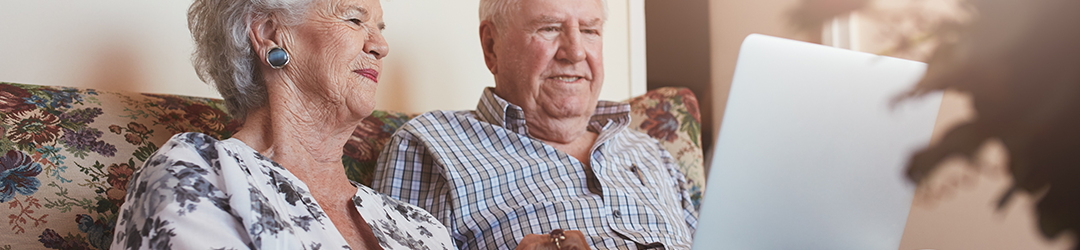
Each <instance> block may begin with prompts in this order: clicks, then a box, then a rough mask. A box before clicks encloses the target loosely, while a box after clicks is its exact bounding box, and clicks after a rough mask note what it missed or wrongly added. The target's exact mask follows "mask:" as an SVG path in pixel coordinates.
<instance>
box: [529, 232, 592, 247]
mask: <svg viewBox="0 0 1080 250" xmlns="http://www.w3.org/2000/svg"><path fill="white" fill-rule="evenodd" d="M556 231H561V234H556V233H557V232H556ZM556 231H552V233H551V234H529V235H525V238H522V239H521V242H519V243H518V246H517V248H516V249H517V250H556V249H557V250H589V249H590V248H589V245H588V244H586V243H585V234H582V233H581V231H578V230H566V231H563V230H561V229H556ZM558 235H562V236H563V237H558ZM553 238H559V240H558V242H559V244H558V247H556V244H555V241H554V240H552V239H553Z"/></svg>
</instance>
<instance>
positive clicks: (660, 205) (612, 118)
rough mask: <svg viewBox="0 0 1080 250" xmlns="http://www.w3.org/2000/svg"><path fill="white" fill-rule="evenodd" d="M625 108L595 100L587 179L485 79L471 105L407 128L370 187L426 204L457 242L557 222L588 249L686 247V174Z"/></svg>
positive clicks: (491, 244) (512, 240)
mask: <svg viewBox="0 0 1080 250" xmlns="http://www.w3.org/2000/svg"><path fill="white" fill-rule="evenodd" d="M629 112H630V105H628V104H625V103H615V102H605V101H601V102H600V103H599V104H598V105H597V107H596V112H595V114H594V115H593V117H592V119H591V121H590V123H589V130H590V131H593V132H597V133H598V134H599V137H598V138H597V139H596V142H595V144H594V145H593V146H592V150H591V151H590V153H591V159H590V160H591V167H592V170H593V173H594V174H595V178H588V177H587V175H586V173H585V171H584V169H585V168H584V166H582V163H581V162H579V161H578V160H577V159H575V158H573V157H571V156H569V155H567V154H566V153H564V152H561V151H559V150H556V149H555V148H553V147H551V146H550V145H547V144H545V143H543V142H541V141H539V140H536V139H533V138H531V137H529V136H528V131H527V127H526V124H525V119H524V117H525V116H524V113H523V112H522V110H521V108H520V107H518V106H516V105H513V104H510V103H508V102H506V101H505V100H503V99H502V98H500V97H498V96H496V95H495V94H494V92H493V91H492V90H491V89H490V88H488V89H486V90H484V94H483V95H482V96H481V99H480V103H479V104H478V105H477V110H476V111H434V112H429V113H425V114H423V115H420V116H419V117H417V118H415V119H413V120H411V121H409V122H408V123H406V124H405V125H404V126H402V127H401V129H399V130H398V131H397V132H396V133H394V136H393V137H392V138H391V141H390V142H389V143H387V144H386V145H387V146H386V148H385V149H383V152H382V153H381V154H380V156H379V163H378V167H377V168H376V170H375V178H374V179H375V180H374V183H373V184H372V188H374V189H375V190H378V191H379V192H382V193H385V194H388V195H390V196H391V197H394V198H398V199H401V200H402V201H405V202H408V203H412V204H415V205H417V206H419V207H422V208H424V209H427V210H428V211H430V212H431V214H432V215H434V216H435V217H436V218H438V219H439V220H441V221H442V222H443V224H445V225H446V226H447V228H448V230H450V234H451V237H453V238H454V239H455V240H456V241H457V243H458V247H459V248H462V249H513V248H515V247H517V244H518V242H519V241H520V240H521V239H522V238H524V236H525V235H526V234H546V233H548V232H550V231H551V230H553V229H558V228H562V229H566V230H580V231H582V233H584V234H585V236H586V238H587V241H588V243H589V244H590V245H591V246H592V247H593V248H594V249H631V248H655V247H661V246H662V247H665V248H667V249H689V248H690V243H691V238H692V237H693V232H694V229H695V228H696V226H697V212H696V211H695V210H694V207H693V205H691V202H690V196H689V194H688V193H687V192H686V190H685V189H684V188H683V184H684V183H685V179H684V177H683V175H682V173H681V172H679V170H678V167H677V166H676V165H675V163H674V162H673V161H672V158H671V155H670V154H669V153H668V152H667V151H665V150H664V149H663V148H662V146H661V145H660V144H659V143H658V142H657V141H656V140H655V139H652V138H650V137H649V136H647V135H645V134H642V133H640V132H636V131H632V130H630V129H628V128H627V126H628V124H629V123H630V116H629ZM588 182H592V183H588ZM589 186H593V190H595V191H591V190H590V188H589ZM596 186H599V188H596ZM596 189H599V190H596Z"/></svg>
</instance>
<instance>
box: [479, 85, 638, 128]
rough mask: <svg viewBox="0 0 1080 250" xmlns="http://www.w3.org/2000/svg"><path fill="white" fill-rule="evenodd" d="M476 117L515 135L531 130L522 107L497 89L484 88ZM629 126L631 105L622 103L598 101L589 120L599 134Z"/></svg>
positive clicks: (590, 125)
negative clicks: (498, 92)
mask: <svg viewBox="0 0 1080 250" xmlns="http://www.w3.org/2000/svg"><path fill="white" fill-rule="evenodd" d="M476 116H477V119H479V120H480V121H483V122H487V123H491V124H495V125H500V126H502V127H503V128H506V129H508V130H510V131H514V132H515V133H519V134H523V135H527V134H529V133H528V132H529V129H528V127H527V126H526V124H525V111H524V110H522V109H521V107H520V106H518V105H514V104H512V103H510V102H508V101H506V99H503V98H502V97H499V95H496V94H495V88H492V87H487V88H484V93H483V94H482V95H481V96H480V103H478V104H476ZM628 125H630V104H627V103H622V102H611V101H598V102H597V103H596V110H595V111H594V113H593V115H592V117H591V118H590V119H589V131H592V132H597V133H599V132H600V131H604V130H607V129H610V128H618V129H616V130H615V131H611V132H618V130H622V129H624V128H626V127H627V126H628ZM611 126H615V127H611Z"/></svg>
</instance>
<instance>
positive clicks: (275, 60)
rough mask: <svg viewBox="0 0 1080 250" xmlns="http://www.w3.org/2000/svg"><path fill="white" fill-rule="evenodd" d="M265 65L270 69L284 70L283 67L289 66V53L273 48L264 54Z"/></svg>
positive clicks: (279, 48)
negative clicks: (268, 65)
mask: <svg viewBox="0 0 1080 250" xmlns="http://www.w3.org/2000/svg"><path fill="white" fill-rule="evenodd" d="M266 63H269V64H270V67H271V68H275V69H280V68H284V67H285V65H287V64H289V52H285V49H282V48H281V47H277V46H275V47H273V48H271V49H270V51H268V52H266Z"/></svg>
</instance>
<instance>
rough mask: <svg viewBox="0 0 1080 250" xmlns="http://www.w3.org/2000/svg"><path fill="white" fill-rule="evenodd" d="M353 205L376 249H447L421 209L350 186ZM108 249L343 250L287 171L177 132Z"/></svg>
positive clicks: (141, 179) (133, 196) (229, 146)
mask: <svg viewBox="0 0 1080 250" xmlns="http://www.w3.org/2000/svg"><path fill="white" fill-rule="evenodd" d="M353 185H355V186H356V187H357V190H356V195H355V196H354V197H353V203H354V204H355V205H356V210H357V211H359V213H360V215H361V216H363V218H364V219H365V220H366V221H367V223H368V225H369V226H370V227H371V230H372V231H373V232H374V234H375V237H376V238H377V239H378V240H379V245H381V246H382V247H383V248H384V249H453V248H454V245H453V243H452V242H451V240H450V236H449V234H448V232H447V230H446V228H445V227H444V226H443V225H442V224H440V223H439V221H438V220H436V219H435V218H434V217H432V216H431V214H429V213H428V212H427V211H425V210H423V209H420V208H418V207H416V206H413V205H409V204H407V203H403V202H400V201H397V200H394V199H392V198H389V197H387V196H385V195H382V194H379V193H376V192H374V191H372V190H371V189H370V188H368V187H365V186H363V185H361V184H359V183H355V182H354V183H353ZM126 199H127V202H125V203H124V205H123V206H122V207H121V208H120V211H121V212H120V218H119V222H118V223H117V224H116V230H115V236H114V237H115V238H114V239H113V242H112V243H113V244H112V249H170V248H172V249H311V250H314V249H349V246H348V243H347V242H346V241H345V238H344V237H342V236H341V234H340V233H339V232H338V230H337V228H336V227H335V226H334V225H333V223H332V222H331V221H330V219H329V218H328V217H327V216H326V214H325V213H324V211H323V209H322V208H321V207H320V206H319V204H318V203H317V202H316V201H315V199H314V198H313V197H312V196H311V194H310V193H309V192H308V189H307V185H305V184H304V183H303V182H301V181H300V180H299V179H297V178H296V177H295V176H293V175H292V173H290V172H289V171H288V170H286V169H285V168H283V167H281V166H280V165H278V164H277V163H275V162H273V161H271V160H270V159H269V158H266V157H265V156H263V155H261V154H259V153H258V152H256V151H255V150H253V149H251V148H250V147H248V146H247V145H245V144H244V143H243V142H241V141H240V140H237V139H228V140H223V141H218V140H216V139H214V138H213V137H210V136H207V135H205V134H201V133H183V134H177V135H175V136H173V137H172V139H170V140H169V141H168V142H166V143H165V145H163V146H162V147H161V149H159V150H158V151H157V153H155V155H153V156H152V157H151V158H150V159H149V160H147V161H146V164H145V166H144V167H143V168H142V169H141V170H138V171H137V172H136V173H135V174H134V175H133V176H132V180H131V182H130V183H129V186H128V193H127V196H126Z"/></svg>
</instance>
